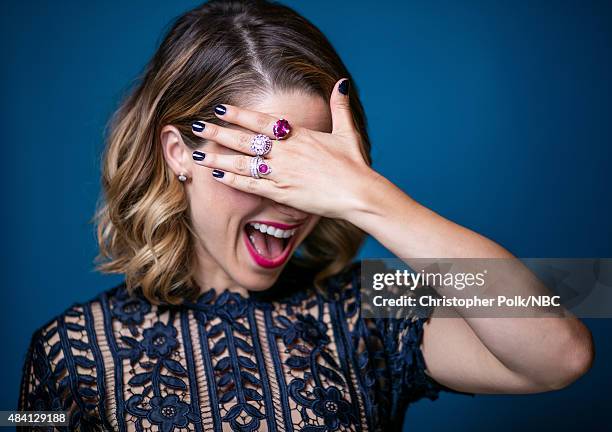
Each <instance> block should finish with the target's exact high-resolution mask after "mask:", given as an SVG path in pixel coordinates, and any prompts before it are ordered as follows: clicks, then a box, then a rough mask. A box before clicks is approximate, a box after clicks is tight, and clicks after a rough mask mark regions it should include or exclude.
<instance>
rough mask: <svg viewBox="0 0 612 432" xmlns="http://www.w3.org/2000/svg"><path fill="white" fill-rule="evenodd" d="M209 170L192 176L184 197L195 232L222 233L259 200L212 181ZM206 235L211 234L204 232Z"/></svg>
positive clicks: (200, 170) (202, 170)
mask: <svg viewBox="0 0 612 432" xmlns="http://www.w3.org/2000/svg"><path fill="white" fill-rule="evenodd" d="M211 171H212V170H210V169H208V168H201V169H198V170H197V171H196V172H194V173H193V178H192V180H191V182H190V183H189V184H188V185H187V198H188V200H189V206H190V208H191V216H192V220H193V223H194V225H195V226H196V229H198V231H199V232H200V234H203V232H202V231H220V230H221V229H222V231H223V232H224V233H225V232H226V231H227V228H231V229H235V227H236V226H237V224H238V223H239V222H240V220H241V219H243V218H244V217H246V216H247V215H248V214H250V213H252V212H253V211H254V210H255V209H256V208H257V207H258V205H259V204H260V202H261V198H259V197H258V196H256V195H252V194H247V193H245V192H242V191H238V190H236V189H232V188H231V187H229V186H226V185H224V184H223V183H219V182H218V181H216V180H214V178H213V177H212V175H211ZM207 235H214V233H212V232H207Z"/></svg>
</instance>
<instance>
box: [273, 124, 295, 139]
mask: <svg viewBox="0 0 612 432" xmlns="http://www.w3.org/2000/svg"><path fill="white" fill-rule="evenodd" d="M289 132H291V125H290V124H289V122H288V121H287V120H285V119H279V120H277V121H276V123H274V126H272V133H273V134H274V136H275V137H276V139H277V140H281V139H285V138H287V135H289Z"/></svg>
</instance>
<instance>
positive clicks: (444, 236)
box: [350, 174, 592, 387]
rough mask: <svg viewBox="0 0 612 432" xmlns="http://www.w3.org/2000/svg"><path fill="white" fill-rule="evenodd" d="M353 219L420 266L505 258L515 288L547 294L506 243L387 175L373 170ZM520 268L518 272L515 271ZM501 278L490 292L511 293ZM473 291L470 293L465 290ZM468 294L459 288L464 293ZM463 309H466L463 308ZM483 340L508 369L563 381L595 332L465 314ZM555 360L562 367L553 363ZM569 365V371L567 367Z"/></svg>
mask: <svg viewBox="0 0 612 432" xmlns="http://www.w3.org/2000/svg"><path fill="white" fill-rule="evenodd" d="M361 196H362V201H361V202H360V208H358V209H355V211H353V212H352V214H351V216H350V221H351V222H352V223H354V224H355V225H357V226H358V227H360V228H361V229H363V230H364V231H366V232H367V233H369V234H370V235H372V236H373V237H374V238H376V239H377V240H378V241H379V242H380V243H381V244H382V245H384V246H385V247H386V248H387V249H389V250H390V251H391V252H393V253H394V254H395V255H396V256H397V257H399V258H401V259H403V260H405V261H406V262H407V263H408V264H409V265H411V267H413V268H414V262H413V261H411V260H413V259H420V258H436V257H439V258H505V259H507V262H508V263H509V264H508V265H509V266H511V267H512V266H514V267H515V268H512V270H513V271H509V272H508V275H509V276H508V281H509V283H511V285H512V291H513V293H519V292H520V293H522V294H523V295H529V294H530V293H531V294H541V292H538V291H540V290H541V289H542V287H541V286H539V285H538V284H537V283H536V281H535V278H533V275H532V274H531V273H530V272H529V271H528V270H526V268H524V267H523V266H522V264H521V263H520V261H518V260H516V259H515V258H514V256H513V255H512V254H511V253H510V252H509V251H507V250H506V249H505V248H503V247H502V246H500V245H498V244H497V243H495V242H493V241H492V240H490V239H488V238H486V237H484V236H482V235H480V234H478V233H476V232H474V231H471V230H469V229H467V228H465V227H462V226H460V225H458V224H456V223H454V222H452V221H450V220H448V219H446V218H444V217H442V216H440V215H438V214H437V213H435V212H433V211H431V210H429V209H427V208H426V207H424V206H422V205H421V204H419V203H418V202H416V201H415V200H413V199H412V198H410V197H409V196H407V195H406V194H405V193H404V192H403V191H401V190H400V189H399V188H397V187H396V186H395V185H393V184H392V183H391V182H389V181H388V180H387V179H385V178H384V177H382V176H379V175H377V174H373V176H372V177H371V179H370V185H369V187H368V188H364V192H363V193H362V194H361ZM515 269H516V271H514V270H515ZM508 286H509V285H508V284H503V283H498V284H497V285H496V286H493V287H492V288H491V290H489V291H488V294H490V295H496V293H495V292H494V291H495V290H498V291H499V293H498V294H502V295H503V294H509V292H508V288H507V287H508ZM464 294H465V295H467V292H466V293H464ZM461 295H462V293H460V292H458V296H461ZM459 313H460V314H461V311H459ZM461 315H462V317H463V318H464V319H465V321H466V322H467V323H468V325H469V327H470V328H471V329H472V330H473V332H474V333H475V334H476V336H477V337H478V339H480V341H481V342H482V344H483V345H484V346H485V347H486V348H487V349H488V350H489V351H490V352H491V353H492V354H493V355H494V356H495V357H496V358H497V359H498V360H499V361H500V362H501V363H502V364H503V365H504V366H505V367H507V368H508V369H510V370H512V371H514V372H516V373H520V374H522V375H523V376H525V377H527V378H530V379H533V380H534V381H536V380H541V381H542V382H543V383H544V385H548V384H549V383H550V385H551V386H553V387H554V386H557V385H559V386H562V385H563V381H564V380H565V379H566V378H567V380H571V379H572V378H571V376H570V375H572V374H579V373H580V370H581V369H582V368H583V367H586V366H585V365H586V364H588V363H589V362H590V356H591V355H592V352H591V350H592V347H591V345H590V335H589V332H588V330H587V329H586V328H585V327H584V325H583V324H582V323H581V322H580V321H579V320H577V319H575V318H521V319H518V318H515V319H511V318H477V317H471V316H463V314H461ZM553 362H554V363H555V364H557V365H559V366H560V367H557V368H551V367H550V365H551V364H553ZM564 365H566V366H567V368H566V369H567V370H565V369H564V367H563V366H564Z"/></svg>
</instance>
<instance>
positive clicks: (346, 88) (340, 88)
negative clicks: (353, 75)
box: [338, 79, 349, 96]
mask: <svg viewBox="0 0 612 432" xmlns="http://www.w3.org/2000/svg"><path fill="white" fill-rule="evenodd" d="M338 91H339V92H340V93H342V94H343V95H345V96H346V95H347V94H348V92H349V80H348V79H345V80H344V81H342V82H341V83H340V85H339V86H338Z"/></svg>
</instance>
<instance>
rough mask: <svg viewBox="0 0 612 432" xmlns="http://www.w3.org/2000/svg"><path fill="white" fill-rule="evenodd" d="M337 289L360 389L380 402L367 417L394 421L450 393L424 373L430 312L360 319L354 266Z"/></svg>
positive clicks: (358, 279)
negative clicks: (425, 400)
mask: <svg viewBox="0 0 612 432" xmlns="http://www.w3.org/2000/svg"><path fill="white" fill-rule="evenodd" d="M336 285H337V286H344V287H345V288H344V290H343V291H342V292H343V302H344V310H345V316H346V318H345V319H346V320H347V322H348V323H349V324H348V327H349V331H350V333H351V337H352V340H353V346H354V349H355V351H356V354H357V356H358V358H359V368H360V373H361V375H362V379H363V382H364V390H365V392H366V393H367V395H368V397H369V398H372V399H373V400H376V401H377V402H378V403H377V408H375V409H374V408H373V409H372V410H371V412H370V413H369V415H370V416H371V417H373V418H374V417H375V418H379V419H380V421H382V422H384V421H385V420H387V419H398V418H400V416H402V415H403V412H404V410H405V408H406V407H407V406H408V405H409V404H410V403H412V402H415V401H417V400H419V399H422V398H428V399H431V400H435V399H437V398H438V396H439V393H440V392H441V391H442V390H444V391H452V390H450V389H448V388H447V387H445V386H443V385H442V384H440V383H438V382H437V381H435V380H434V379H433V378H432V377H431V376H429V375H428V374H427V372H426V370H427V366H426V364H425V359H424V356H423V352H422V350H421V344H422V341H423V334H424V326H425V323H426V322H427V321H428V320H429V319H430V316H431V313H432V312H433V309H429V310H419V311H418V313H417V311H414V312H415V313H411V311H405V313H404V314H403V316H402V317H396V318H382V317H380V318H373V317H364V316H363V310H362V307H363V306H364V305H363V304H362V293H361V290H362V287H361V265H360V264H358V263H355V264H353V265H352V266H351V268H350V269H349V270H348V271H347V272H346V273H345V276H343V277H342V278H341V279H340V280H339V282H337V283H336Z"/></svg>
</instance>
